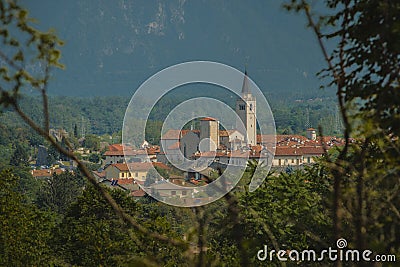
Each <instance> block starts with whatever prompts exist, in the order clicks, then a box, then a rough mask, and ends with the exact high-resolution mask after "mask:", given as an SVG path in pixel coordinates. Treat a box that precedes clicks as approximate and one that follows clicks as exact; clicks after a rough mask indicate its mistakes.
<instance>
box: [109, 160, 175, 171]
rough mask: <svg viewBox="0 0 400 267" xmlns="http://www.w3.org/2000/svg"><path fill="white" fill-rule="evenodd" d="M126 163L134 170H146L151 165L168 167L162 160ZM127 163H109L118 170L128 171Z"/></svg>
mask: <svg viewBox="0 0 400 267" xmlns="http://www.w3.org/2000/svg"><path fill="white" fill-rule="evenodd" d="M128 164H129V167H130V168H131V169H132V170H135V171H142V170H143V171H148V170H149V169H150V168H151V166H154V167H159V168H162V169H166V170H167V169H169V167H168V166H167V165H165V164H164V163H162V162H132V163H128ZM128 164H126V163H114V164H111V165H110V166H113V167H115V168H117V169H118V170H120V171H129V167H128ZM107 168H109V167H107Z"/></svg>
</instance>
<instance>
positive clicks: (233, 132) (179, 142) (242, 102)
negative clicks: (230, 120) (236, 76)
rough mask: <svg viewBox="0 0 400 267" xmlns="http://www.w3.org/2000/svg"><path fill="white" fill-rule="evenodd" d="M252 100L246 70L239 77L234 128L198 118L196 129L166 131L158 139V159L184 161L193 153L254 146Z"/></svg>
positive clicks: (254, 109)
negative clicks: (239, 86) (239, 90)
mask: <svg viewBox="0 0 400 267" xmlns="http://www.w3.org/2000/svg"><path fill="white" fill-rule="evenodd" d="M256 103H257V102H256V98H255V97H254V96H253V95H252V93H251V90H250V82H249V78H248V76H247V71H245V75H244V78H243V84H242V91H241V97H238V98H237V100H236V106H235V111H236V113H237V115H238V119H237V122H236V129H230V130H221V129H220V125H219V121H218V119H216V118H211V117H205V118H201V119H200V129H199V130H169V131H167V132H166V133H165V134H164V135H163V136H162V137H161V140H160V154H159V155H158V156H159V157H158V160H160V161H162V162H164V161H165V162H167V158H166V155H168V157H169V158H170V159H171V160H173V161H185V159H190V158H192V157H193V156H194V155H195V154H196V153H199V152H201V153H204V152H209V151H212V152H217V151H225V152H226V151H235V150H240V149H242V148H248V147H253V146H256V145H257V120H256V106H257V105H256Z"/></svg>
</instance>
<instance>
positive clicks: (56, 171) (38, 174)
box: [31, 169, 65, 179]
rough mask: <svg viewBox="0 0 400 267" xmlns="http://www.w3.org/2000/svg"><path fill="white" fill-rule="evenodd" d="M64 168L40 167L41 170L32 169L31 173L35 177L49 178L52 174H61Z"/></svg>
mask: <svg viewBox="0 0 400 267" xmlns="http://www.w3.org/2000/svg"><path fill="white" fill-rule="evenodd" d="M64 171H65V170H63V169H42V170H32V171H31V174H32V176H33V177H34V178H36V179H49V178H51V177H52V176H53V174H57V175H59V174H61V173H63V172H64Z"/></svg>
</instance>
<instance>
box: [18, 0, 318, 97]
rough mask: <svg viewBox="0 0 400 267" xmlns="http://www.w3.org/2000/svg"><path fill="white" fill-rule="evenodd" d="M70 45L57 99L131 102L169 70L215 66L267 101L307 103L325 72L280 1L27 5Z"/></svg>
mask: <svg viewBox="0 0 400 267" xmlns="http://www.w3.org/2000/svg"><path fill="white" fill-rule="evenodd" d="M22 3H23V4H24V5H26V6H27V8H28V9H29V10H30V11H31V15H32V16H33V17H35V18H37V19H38V20H39V21H40V24H39V27H40V28H42V29H48V28H55V29H56V31H57V32H58V33H59V35H60V37H61V38H62V39H63V40H65V42H66V44H65V46H64V47H63V59H62V62H63V63H65V65H66V67H67V68H66V70H64V71H57V72H56V73H55V74H54V78H53V81H52V84H51V86H50V93H51V94H55V95H72V96H90V95H125V96H129V95H131V94H132V93H133V92H134V90H135V89H136V88H137V87H138V86H139V85H140V84H141V83H142V82H143V81H145V80H146V79H147V78H148V77H149V76H151V75H153V74H154V73H156V72H157V71H159V70H161V69H163V68H165V67H167V66H170V65H172V64H176V63H181V62H185V61H190V60H212V61H218V62H222V63H225V64H228V65H231V66H234V67H236V68H238V69H241V70H243V69H244V66H245V64H247V65H248V70H249V74H250V77H251V78H252V79H253V80H254V81H255V82H256V83H257V84H258V85H259V87H260V88H262V90H264V92H266V93H267V94H269V95H274V96H281V97H291V96H293V95H294V94H295V95H296V97H302V96H304V97H309V96H311V95H313V94H314V93H315V91H316V90H317V89H316V88H318V87H319V83H318V81H317V79H316V78H315V77H314V74H315V73H316V72H317V71H318V70H320V69H321V68H322V66H323V62H322V58H321V56H320V53H319V50H318V48H317V46H316V42H315V39H314V37H313V36H312V34H311V33H310V31H309V30H307V29H306V28H305V26H304V24H305V21H304V18H302V17H299V16H295V15H289V14H287V13H286V12H285V11H284V10H283V9H282V8H281V6H280V5H281V3H279V1H255V0H253V1H239V0H233V1H229V0H221V1H211V0H201V1H196V0H187V1H186V0H171V1H161V0H157V1H146V0H134V1H124V0H116V1H106V0H96V1H90V2H89V1H51V0H40V1H34V2H33V1H27V0H24V1H22Z"/></svg>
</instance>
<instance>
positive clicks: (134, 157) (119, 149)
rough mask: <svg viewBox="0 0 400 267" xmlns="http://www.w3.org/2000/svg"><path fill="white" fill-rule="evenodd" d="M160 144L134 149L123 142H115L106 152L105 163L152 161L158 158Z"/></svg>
mask: <svg viewBox="0 0 400 267" xmlns="http://www.w3.org/2000/svg"><path fill="white" fill-rule="evenodd" d="M159 149H160V148H159V146H151V147H145V148H141V149H137V150H135V149H133V148H132V147H130V146H128V145H126V146H123V145H122V144H113V145H110V146H108V150H107V151H106V152H105V153H104V156H105V162H104V163H105V165H109V164H113V163H124V162H125V161H126V160H125V159H127V160H128V162H152V161H156V160H157V156H156V155H157V153H158V152H159Z"/></svg>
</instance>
